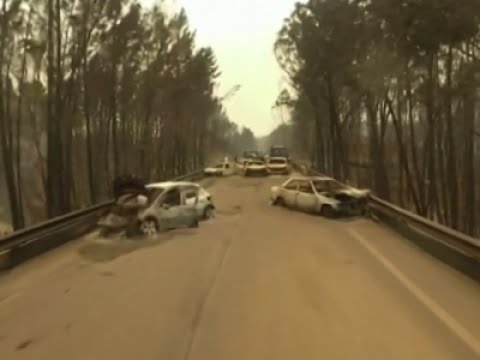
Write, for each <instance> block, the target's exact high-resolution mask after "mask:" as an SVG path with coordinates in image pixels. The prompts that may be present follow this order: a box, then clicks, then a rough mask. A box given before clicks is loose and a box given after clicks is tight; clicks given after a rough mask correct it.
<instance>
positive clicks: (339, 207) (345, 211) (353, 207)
mask: <svg viewBox="0 0 480 360" xmlns="http://www.w3.org/2000/svg"><path fill="white" fill-rule="evenodd" d="M331 198H332V199H334V200H335V202H334V203H333V204H332V205H333V206H332V207H333V208H334V210H335V211H336V213H337V214H338V215H347V216H351V215H364V214H365V212H366V210H367V206H368V194H367V193H366V194H365V195H360V194H355V193H352V192H349V191H338V192H335V193H333V194H331Z"/></svg>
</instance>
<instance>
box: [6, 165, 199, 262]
mask: <svg viewBox="0 0 480 360" xmlns="http://www.w3.org/2000/svg"><path fill="white" fill-rule="evenodd" d="M203 177H204V174H203V169H202V170H201V171H195V172H193V173H190V174H187V175H183V176H179V177H177V178H175V179H173V180H172V181H181V180H191V181H195V180H199V179H202V178H203ZM112 204H113V200H112V201H107V202H104V203H102V204H98V205H94V206H91V207H88V208H85V209H82V210H78V211H74V212H71V213H68V214H65V215H63V216H60V217H57V218H54V219H50V220H48V221H45V222H43V223H40V224H37V225H34V226H32V227H28V228H26V229H22V230H20V231H16V232H13V233H11V234H9V235H7V236H5V237H3V238H0V270H2V269H9V268H12V267H14V266H16V265H18V264H20V263H22V262H24V261H26V260H28V259H31V258H32V257H34V256H36V255H39V254H41V253H44V252H46V251H48V250H50V249H53V248H55V247H58V246H60V245H62V244H65V243H67V242H69V241H71V240H72V239H75V238H78V237H80V236H82V235H84V234H86V233H88V232H89V231H91V230H93V229H94V228H95V227H96V224H97V221H98V219H99V218H100V217H101V216H102V215H103V214H105V212H106V211H108V209H109V208H110V206H111V205H112Z"/></svg>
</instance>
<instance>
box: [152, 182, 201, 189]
mask: <svg viewBox="0 0 480 360" xmlns="http://www.w3.org/2000/svg"><path fill="white" fill-rule="evenodd" d="M175 186H196V187H201V186H200V185H199V184H197V183H194V182H190V181H164V182H158V183H152V184H148V185H147V186H146V187H147V188H149V189H157V188H166V189H169V188H173V187H175Z"/></svg>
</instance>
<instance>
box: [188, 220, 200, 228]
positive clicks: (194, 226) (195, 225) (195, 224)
mask: <svg viewBox="0 0 480 360" xmlns="http://www.w3.org/2000/svg"><path fill="white" fill-rule="evenodd" d="M189 228H191V229H194V228H198V219H197V218H195V220H193V221H192V223H191V224H190V226H189Z"/></svg>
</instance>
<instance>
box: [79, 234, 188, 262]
mask: <svg viewBox="0 0 480 360" xmlns="http://www.w3.org/2000/svg"><path fill="white" fill-rule="evenodd" d="M193 235H195V230H191V229H182V230H174V231H169V232H167V233H163V234H159V235H157V236H155V237H152V238H142V237H139V238H133V239H128V238H125V237H122V236H120V235H119V236H112V237H110V238H102V237H99V236H97V237H95V238H94V239H93V240H91V242H89V243H87V244H85V245H84V246H82V247H81V248H80V249H79V250H78V253H79V254H80V256H81V257H83V258H84V259H86V260H88V261H91V262H96V263H105V262H110V261H113V260H115V259H117V258H119V257H121V256H124V255H128V254H130V253H132V252H134V251H137V250H141V249H145V248H149V247H153V246H160V245H163V244H165V243H166V242H168V241H171V240H173V239H175V238H177V237H180V239H181V238H183V237H186V236H193ZM180 239H178V240H180Z"/></svg>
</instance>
